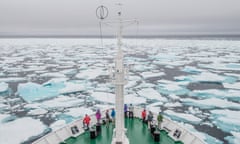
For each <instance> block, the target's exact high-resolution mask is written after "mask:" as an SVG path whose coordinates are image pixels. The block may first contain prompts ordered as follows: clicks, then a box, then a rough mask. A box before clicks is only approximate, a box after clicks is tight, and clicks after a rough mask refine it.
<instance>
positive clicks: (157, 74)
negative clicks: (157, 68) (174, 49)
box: [141, 72, 165, 79]
mask: <svg viewBox="0 0 240 144" xmlns="http://www.w3.org/2000/svg"><path fill="white" fill-rule="evenodd" d="M141 75H142V77H143V78H144V79H147V78H152V77H161V76H163V75H165V73H164V72H142V73H141Z"/></svg>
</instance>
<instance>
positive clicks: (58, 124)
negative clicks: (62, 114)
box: [49, 120, 66, 131]
mask: <svg viewBox="0 0 240 144" xmlns="http://www.w3.org/2000/svg"><path fill="white" fill-rule="evenodd" d="M65 125H66V121H65V120H57V121H55V122H54V123H52V124H51V125H50V126H49V127H50V128H51V129H52V131H55V130H57V129H60V128H62V127H64V126H65Z"/></svg>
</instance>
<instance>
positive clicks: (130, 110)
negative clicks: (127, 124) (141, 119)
mask: <svg viewBox="0 0 240 144" xmlns="http://www.w3.org/2000/svg"><path fill="white" fill-rule="evenodd" d="M129 118H133V105H132V104H130V106H129Z"/></svg>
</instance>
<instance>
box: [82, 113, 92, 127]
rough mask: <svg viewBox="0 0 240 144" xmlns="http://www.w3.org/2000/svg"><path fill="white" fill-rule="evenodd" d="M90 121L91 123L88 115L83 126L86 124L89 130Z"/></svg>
mask: <svg viewBox="0 0 240 144" xmlns="http://www.w3.org/2000/svg"><path fill="white" fill-rule="evenodd" d="M90 121H91V118H90V117H89V116H88V115H87V114H86V115H85V117H84V119H83V124H84V126H87V129H89V124H90Z"/></svg>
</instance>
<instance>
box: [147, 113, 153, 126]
mask: <svg viewBox="0 0 240 144" xmlns="http://www.w3.org/2000/svg"><path fill="white" fill-rule="evenodd" d="M147 120H148V128H149V129H150V125H151V123H152V121H153V113H152V112H151V111H149V114H148V118H147Z"/></svg>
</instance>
